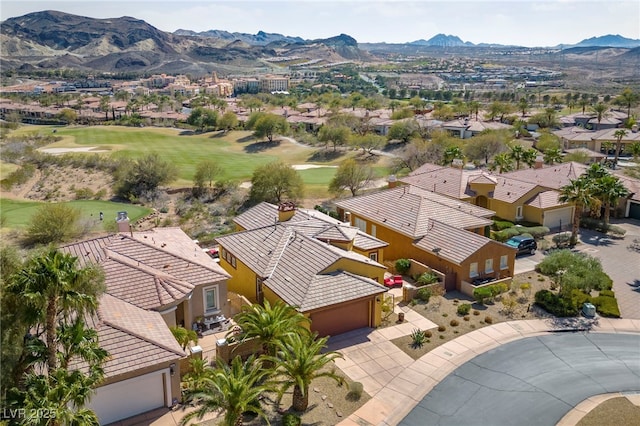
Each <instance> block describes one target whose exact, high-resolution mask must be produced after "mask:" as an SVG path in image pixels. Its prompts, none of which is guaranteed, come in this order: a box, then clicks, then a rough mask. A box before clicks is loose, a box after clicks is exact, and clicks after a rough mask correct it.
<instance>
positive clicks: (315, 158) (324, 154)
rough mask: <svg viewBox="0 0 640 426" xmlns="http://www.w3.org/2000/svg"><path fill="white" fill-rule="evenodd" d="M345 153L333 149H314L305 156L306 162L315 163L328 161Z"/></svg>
mask: <svg viewBox="0 0 640 426" xmlns="http://www.w3.org/2000/svg"><path fill="white" fill-rule="evenodd" d="M344 154H345V153H344V152H343V151H333V150H327V149H322V150H320V151H316V152H314V153H313V154H311V155H310V156H309V158H307V161H308V162H316V163H329V162H331V161H333V160H335V159H337V158H340V157H342V156H343V155H344Z"/></svg>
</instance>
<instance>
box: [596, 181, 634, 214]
mask: <svg viewBox="0 0 640 426" xmlns="http://www.w3.org/2000/svg"><path fill="white" fill-rule="evenodd" d="M594 195H596V196H597V197H598V198H600V200H602V205H603V207H604V223H605V224H606V225H608V224H609V217H610V215H611V206H612V205H613V206H615V205H616V203H617V202H618V199H620V198H623V197H626V196H627V195H629V191H628V190H627V188H625V186H624V185H623V184H622V182H621V181H620V179H619V178H618V177H616V176H613V175H611V174H608V173H607V175H605V176H602V177H601V178H599V179H597V180H596V181H595V192H594Z"/></svg>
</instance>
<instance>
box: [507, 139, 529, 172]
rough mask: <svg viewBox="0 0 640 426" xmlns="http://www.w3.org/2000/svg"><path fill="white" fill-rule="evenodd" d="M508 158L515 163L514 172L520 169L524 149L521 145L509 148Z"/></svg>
mask: <svg viewBox="0 0 640 426" xmlns="http://www.w3.org/2000/svg"><path fill="white" fill-rule="evenodd" d="M509 149H510V151H509V157H510V158H511V159H512V160H513V161H515V162H516V170H519V169H520V162H521V161H523V160H524V157H525V155H526V154H525V149H524V148H523V147H522V145H518V144H513V145H511V146H510V147H509Z"/></svg>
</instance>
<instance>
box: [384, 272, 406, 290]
mask: <svg viewBox="0 0 640 426" xmlns="http://www.w3.org/2000/svg"><path fill="white" fill-rule="evenodd" d="M402 283H403V281H402V275H393V276H391V277H388V278H385V279H384V285H385V287H389V288H392V287H402Z"/></svg>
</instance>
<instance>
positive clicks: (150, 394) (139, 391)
mask: <svg viewBox="0 0 640 426" xmlns="http://www.w3.org/2000/svg"><path fill="white" fill-rule="evenodd" d="M164 393H165V392H164V381H163V380H162V371H156V372H153V373H149V374H145V375H144V376H139V377H135V378H132V379H128V380H123V381H121V382H116V383H112V384H110V385H106V386H102V387H99V388H98V389H97V393H96V395H94V396H93V398H91V402H90V403H89V404H88V407H89V408H91V409H92V410H93V411H95V413H96V415H97V416H98V419H99V420H100V424H101V425H106V424H109V423H113V422H116V421H118V420H122V419H126V418H127V417H131V416H135V415H137V414H140V413H144V412H145V411H150V410H153V409H156V408H159V407H164V406H165V398H164Z"/></svg>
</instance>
